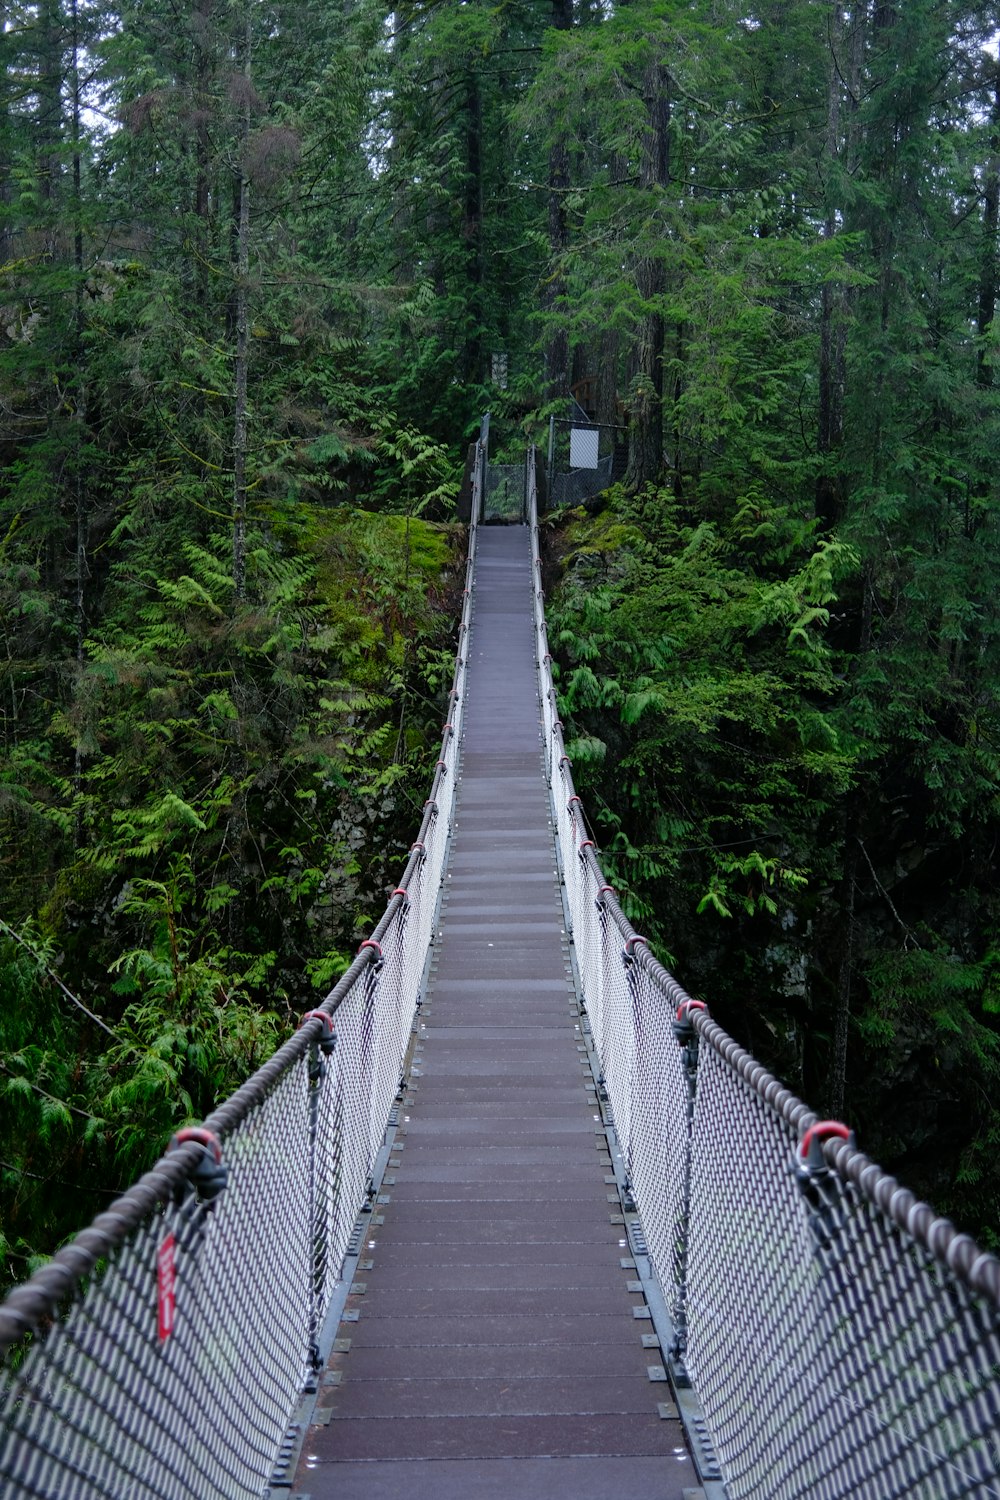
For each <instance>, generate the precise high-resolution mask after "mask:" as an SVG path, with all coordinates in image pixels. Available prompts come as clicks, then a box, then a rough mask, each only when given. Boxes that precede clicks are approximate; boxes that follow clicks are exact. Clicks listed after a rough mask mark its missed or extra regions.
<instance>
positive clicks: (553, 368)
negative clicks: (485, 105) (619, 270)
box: [542, 0, 573, 401]
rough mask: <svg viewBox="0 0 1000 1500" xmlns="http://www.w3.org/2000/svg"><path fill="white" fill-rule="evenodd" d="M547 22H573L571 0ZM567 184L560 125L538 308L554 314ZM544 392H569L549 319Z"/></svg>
mask: <svg viewBox="0 0 1000 1500" xmlns="http://www.w3.org/2000/svg"><path fill="white" fill-rule="evenodd" d="M551 24H552V26H553V27H554V29H555V30H556V31H569V30H570V29H571V27H572V25H573V0H552V19H551ZM568 187H569V146H568V144H567V141H566V133H565V130H564V129H562V128H560V130H559V131H558V133H557V135H556V137H555V139H554V141H553V143H552V145H551V147H550V148H549V202H548V210H549V212H548V219H549V265H550V268H551V270H550V274H549V276H548V277H547V278H546V281H545V285H544V288H543V295H542V310H543V312H545V313H548V314H549V315H550V316H554V317H558V314H557V312H556V309H557V308H558V305H559V299H560V297H561V296H562V293H563V290H564V282H563V273H562V267H563V260H564V257H565V255H566V250H567V248H568V246H569V233H568V230H567V225H566V190H567V189H568ZM545 393H546V395H547V397H548V399H549V400H550V401H555V400H558V399H560V398H561V397H565V396H568V395H569V339H568V337H567V334H566V326H565V324H564V323H561V322H555V321H554V322H550V325H549V333H548V337H547V339H546V343H545Z"/></svg>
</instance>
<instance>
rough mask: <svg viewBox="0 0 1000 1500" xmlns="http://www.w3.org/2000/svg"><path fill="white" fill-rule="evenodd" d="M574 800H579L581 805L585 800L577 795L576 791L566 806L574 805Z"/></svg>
mask: <svg viewBox="0 0 1000 1500" xmlns="http://www.w3.org/2000/svg"><path fill="white" fill-rule="evenodd" d="M574 802H579V803H580V806H581V807H582V806H583V800H582V798H580V797H579V796H577V794H576V793H575V792H574V794H573V796H572V797H570V799H569V801H568V802H567V803H566V806H567V807H572V806H573V803H574Z"/></svg>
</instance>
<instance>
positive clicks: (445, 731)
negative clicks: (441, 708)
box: [441, 724, 455, 734]
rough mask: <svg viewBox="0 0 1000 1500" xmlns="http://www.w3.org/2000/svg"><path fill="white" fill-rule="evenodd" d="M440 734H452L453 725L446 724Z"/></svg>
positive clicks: (453, 731)
mask: <svg viewBox="0 0 1000 1500" xmlns="http://www.w3.org/2000/svg"><path fill="white" fill-rule="evenodd" d="M441 733H442V734H454V733H455V726H454V724H446V725H445V726H444V728H443V729H442V731H441Z"/></svg>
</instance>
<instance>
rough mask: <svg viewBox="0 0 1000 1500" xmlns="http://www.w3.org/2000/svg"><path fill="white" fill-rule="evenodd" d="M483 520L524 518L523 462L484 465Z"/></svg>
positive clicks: (517, 519) (519, 519)
mask: <svg viewBox="0 0 1000 1500" xmlns="http://www.w3.org/2000/svg"><path fill="white" fill-rule="evenodd" d="M483 520H484V521H503V522H519V521H523V520H524V464H523V463H521V464H495V463H488V464H487V465H486V478H485V482H484V485H483Z"/></svg>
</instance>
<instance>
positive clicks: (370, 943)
mask: <svg viewBox="0 0 1000 1500" xmlns="http://www.w3.org/2000/svg"><path fill="white" fill-rule="evenodd" d="M366 948H374V949H375V952H376V953H377V954H378V957H377V958H376V960H375V962H376V963H377V964H380V963H381V962H382V944H381V943H376V941H375V939H374V938H365V940H364V942H363V943H362V944H361V946H360V947H359V948H358V954H359V955H360V954H362V953H363V952H364V951H365V949H366Z"/></svg>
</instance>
